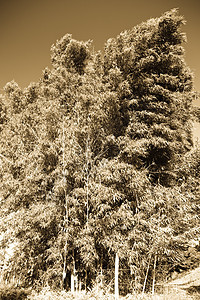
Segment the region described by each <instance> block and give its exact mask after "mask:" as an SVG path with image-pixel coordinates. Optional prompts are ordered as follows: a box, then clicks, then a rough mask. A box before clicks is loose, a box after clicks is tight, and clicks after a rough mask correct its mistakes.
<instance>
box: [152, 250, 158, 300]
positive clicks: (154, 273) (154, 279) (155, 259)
mask: <svg viewBox="0 0 200 300" xmlns="http://www.w3.org/2000/svg"><path fill="white" fill-rule="evenodd" d="M156 262H157V254H155V257H154V266H153V285H152V295H154V290H155V281H156Z"/></svg>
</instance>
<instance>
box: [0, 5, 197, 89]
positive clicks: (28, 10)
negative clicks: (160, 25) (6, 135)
mask: <svg viewBox="0 0 200 300" xmlns="http://www.w3.org/2000/svg"><path fill="white" fill-rule="evenodd" d="M174 7H179V9H180V14H181V15H184V16H185V18H186V20H187V25H186V26H184V27H183V30H184V31H185V32H186V34H187V37H188V43H187V45H185V48H186V61H187V63H188V65H189V66H190V67H191V69H192V70H193V71H194V73H195V87H196V89H197V90H198V91H200V34H199V31H200V1H199V0H165V1H160V0H151V1H149V0H97V1H96V0H0V38H1V47H0V89H2V88H3V86H4V85H5V84H6V83H7V82H8V81H11V80H12V79H14V80H15V81H17V83H18V84H19V85H20V86H21V87H22V88H23V87H25V86H27V85H28V84H29V83H30V82H31V81H37V80H38V79H39V78H40V76H41V73H42V70H43V69H44V68H45V67H46V66H50V47H51V45H52V44H53V43H54V42H55V41H56V40H57V39H59V38H61V37H62V36H63V35H64V34H66V33H71V34H72V36H73V38H75V39H77V40H88V39H92V40H93V42H94V46H95V49H96V50H99V49H103V45H104V43H105V41H106V40H107V39H108V38H110V37H115V36H116V35H117V34H119V33H120V32H121V31H122V30H125V29H130V28H132V27H133V26H135V25H137V24H139V23H140V22H142V21H146V20H147V19H149V18H151V17H159V16H160V15H161V14H162V13H163V12H165V11H167V10H170V9H171V8H174Z"/></svg>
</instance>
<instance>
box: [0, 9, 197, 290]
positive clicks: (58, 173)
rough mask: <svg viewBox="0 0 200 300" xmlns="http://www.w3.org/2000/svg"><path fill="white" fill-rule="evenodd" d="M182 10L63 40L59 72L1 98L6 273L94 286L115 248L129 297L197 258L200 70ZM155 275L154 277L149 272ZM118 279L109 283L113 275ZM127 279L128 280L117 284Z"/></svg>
mask: <svg viewBox="0 0 200 300" xmlns="http://www.w3.org/2000/svg"><path fill="white" fill-rule="evenodd" d="M184 23H185V21H184V19H183V17H181V16H180V15H179V13H178V11H177V10H176V9H174V10H171V11H169V12H166V13H165V14H163V15H162V16H161V17H159V18H154V19H150V20H148V21H147V22H144V23H142V24H140V25H138V26H136V27H134V28H133V29H131V30H127V31H124V32H122V33H120V34H119V35H118V36H117V37H116V38H112V39H109V40H108V41H107V42H106V43H105V47H104V50H103V51H98V52H95V51H94V50H92V49H93V47H92V41H87V42H82V41H76V40H74V39H73V38H72V36H71V35H70V34H67V35H65V36H64V37H62V38H61V39H60V40H58V41H57V42H56V43H55V44H54V45H53V46H52V47H51V63H52V67H51V68H46V69H45V70H44V71H43V73H42V76H41V79H40V80H39V81H38V82H36V83H30V85H29V86H28V87H27V88H24V89H21V88H20V87H19V86H18V84H17V83H16V82H14V81H12V82H9V83H7V85H6V86H5V88H4V90H5V93H4V94H3V95H1V99H0V134H1V140H0V161H1V170H0V176H1V182H0V192H1V208H0V214H1V221H0V229H1V238H0V256H1V261H2V264H1V270H2V272H1V280H8V281H9V280H10V279H11V278H13V277H14V278H15V279H16V280H18V281H19V282H20V284H22V285H23V286H30V285H31V286H36V287H39V286H42V285H44V284H49V285H50V286H51V287H52V288H58V287H61V288H66V289H68V288H69V285H70V276H71V273H73V272H76V274H77V275H78V278H79V280H80V281H81V282H82V285H83V286H85V288H86V287H91V286H92V285H94V284H95V282H96V281H97V280H98V274H99V271H100V270H107V274H108V273H109V270H113V268H114V259H115V254H116V253H118V256H119V260H120V268H121V269H123V270H125V271H124V273H123V278H121V281H126V286H124V287H123V291H122V292H124V293H127V292H130V291H132V290H133V289H138V290H141V289H142V288H143V287H144V281H145V284H146V288H148V287H149V286H150V285H151V282H152V276H153V273H154V271H155V274H156V275H155V276H156V279H157V280H164V279H166V278H167V276H170V273H171V272H173V271H174V270H181V269H187V268H188V267H189V265H190V266H191V265H195V264H196V263H197V260H198V259H197V255H196V256H193V257H192V256H191V254H190V252H189V250H188V249H189V245H190V242H191V241H192V240H193V239H194V238H195V237H196V236H197V233H198V232H199V216H198V213H199V195H200V194H199V163H200V153H199V149H198V146H195V145H193V137H192V121H193V119H192V118H193V116H192V111H193V108H192V100H193V97H194V94H195V91H194V89H193V74H192V72H191V71H190V69H189V67H188V66H187V64H186V62H185V59H184V48H183V43H184V42H185V39H186V38H185V35H184V33H183V32H182V25H184ZM147 270H148V274H147ZM108 279H109V278H108ZM119 285H120V283H119Z"/></svg>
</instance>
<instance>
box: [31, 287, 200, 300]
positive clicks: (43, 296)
mask: <svg viewBox="0 0 200 300" xmlns="http://www.w3.org/2000/svg"><path fill="white" fill-rule="evenodd" d="M28 299H30V300H72V299H74V300H115V297H114V295H113V294H109V293H103V292H101V291H98V290H97V289H93V290H92V291H89V292H87V293H86V292H85V291H81V292H77V293H76V292H75V293H71V292H66V291H52V290H51V289H50V288H49V287H46V288H44V289H43V290H42V291H41V292H40V293H36V292H32V294H31V295H30V296H28ZM195 299H200V294H194V295H189V294H188V293H187V292H186V291H184V290H175V291H171V292H170V293H165V294H154V295H151V294H129V295H127V296H125V297H119V300H195Z"/></svg>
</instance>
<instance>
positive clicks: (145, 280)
mask: <svg viewBox="0 0 200 300" xmlns="http://www.w3.org/2000/svg"><path fill="white" fill-rule="evenodd" d="M150 262H151V255H150V258H149V263H148V266H147V271H146V275H145V279H144V285H143V290H142V295H144V292H145V287H146V283H147V277H148V273H149V267H150Z"/></svg>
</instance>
